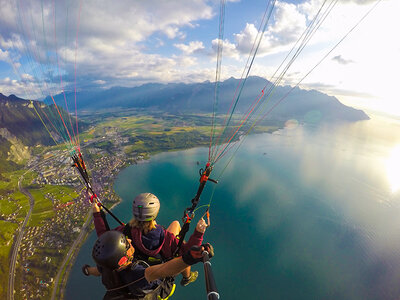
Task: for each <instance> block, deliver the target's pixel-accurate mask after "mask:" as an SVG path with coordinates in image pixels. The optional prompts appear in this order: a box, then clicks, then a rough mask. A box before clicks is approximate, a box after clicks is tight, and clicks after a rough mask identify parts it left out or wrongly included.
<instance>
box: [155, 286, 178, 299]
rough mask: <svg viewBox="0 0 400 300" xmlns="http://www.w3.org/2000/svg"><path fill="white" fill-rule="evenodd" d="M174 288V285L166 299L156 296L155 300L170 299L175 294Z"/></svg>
mask: <svg viewBox="0 0 400 300" xmlns="http://www.w3.org/2000/svg"><path fill="white" fill-rule="evenodd" d="M175 288H176V284H175V283H174V285H173V286H172V289H171V293H169V295H168V296H167V298H161V297H160V295H157V299H158V300H168V299H169V297H171V296H172V295H173V294H174V293H175Z"/></svg>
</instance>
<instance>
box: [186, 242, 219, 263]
mask: <svg viewBox="0 0 400 300" xmlns="http://www.w3.org/2000/svg"><path fill="white" fill-rule="evenodd" d="M204 251H207V252H208V256H209V257H210V258H211V257H213V256H214V248H213V246H211V244H209V243H207V244H203V245H201V246H192V248H190V250H189V251H188V252H186V253H184V254H183V255H182V260H183V262H184V263H185V264H187V265H189V266H191V265H194V264H197V263H198V262H201V261H202V260H203V252H204Z"/></svg>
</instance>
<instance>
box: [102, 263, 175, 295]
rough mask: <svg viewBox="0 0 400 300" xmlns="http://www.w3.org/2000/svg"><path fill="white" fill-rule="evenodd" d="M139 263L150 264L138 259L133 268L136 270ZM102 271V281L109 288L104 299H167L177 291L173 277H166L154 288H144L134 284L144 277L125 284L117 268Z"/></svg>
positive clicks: (146, 265)
mask: <svg viewBox="0 0 400 300" xmlns="http://www.w3.org/2000/svg"><path fill="white" fill-rule="evenodd" d="M137 265H142V266H144V267H148V266H149V265H148V264H147V263H146V262H144V261H141V260H138V261H135V262H134V263H133V264H132V266H131V267H130V268H131V270H134V269H135V267H136V266H137ZM101 273H102V282H103V284H104V285H105V286H106V288H107V293H106V294H105V296H104V298H103V300H122V299H127V300H128V299H129V300H167V299H168V298H169V297H170V296H172V294H173V293H174V292H175V284H174V279H173V278H172V277H167V278H164V279H163V281H162V282H161V283H160V284H159V285H158V286H157V287H156V288H155V289H153V290H143V289H141V288H139V287H136V286H134V284H135V283H136V282H138V281H140V280H142V279H143V277H141V278H139V279H137V280H135V281H132V282H129V283H127V284H124V283H123V282H122V280H121V277H120V276H121V275H120V274H119V272H117V271H115V270H110V269H106V268H104V269H102V272H101Z"/></svg>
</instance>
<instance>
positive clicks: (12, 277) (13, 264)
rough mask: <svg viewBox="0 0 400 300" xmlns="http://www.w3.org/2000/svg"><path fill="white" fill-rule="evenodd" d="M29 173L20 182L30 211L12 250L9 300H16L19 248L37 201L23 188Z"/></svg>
mask: <svg viewBox="0 0 400 300" xmlns="http://www.w3.org/2000/svg"><path fill="white" fill-rule="evenodd" d="M26 173H27V172H25V173H24V174H23V175H22V176H21V177H20V178H19V180H18V189H19V190H20V192H21V193H23V194H25V195H26V196H27V197H29V211H28V213H27V214H26V217H25V219H24V222H23V223H22V226H21V228H20V230H19V232H18V234H17V237H16V239H15V241H14V244H13V247H12V250H11V260H10V273H9V276H8V290H7V299H8V300H14V282H15V267H16V264H17V257H18V250H19V246H20V245H21V241H22V238H23V236H24V231H25V227H26V224H28V221H29V218H30V217H31V214H32V210H33V205H34V204H35V200H34V199H33V197H32V195H31V193H29V191H28V190H26V189H24V188H23V187H22V186H21V182H22V180H23V179H24V176H25V174H26Z"/></svg>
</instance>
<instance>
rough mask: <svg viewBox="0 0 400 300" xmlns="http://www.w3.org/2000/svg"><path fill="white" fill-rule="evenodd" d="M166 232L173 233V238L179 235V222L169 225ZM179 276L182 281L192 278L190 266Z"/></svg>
mask: <svg viewBox="0 0 400 300" xmlns="http://www.w3.org/2000/svg"><path fill="white" fill-rule="evenodd" d="M167 231H169V232H171V233H173V234H174V235H175V236H177V235H178V234H179V232H180V231H181V224H179V222H178V221H176V220H175V221H173V222H172V223H171V224H169V226H168V228H167ZM181 274H182V280H184V281H189V280H190V278H191V276H192V275H191V273H190V266H189V267H187V268H186V269H185V270H183V271H182V272H181ZM196 278H197V276H196ZM186 285H187V284H186Z"/></svg>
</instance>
